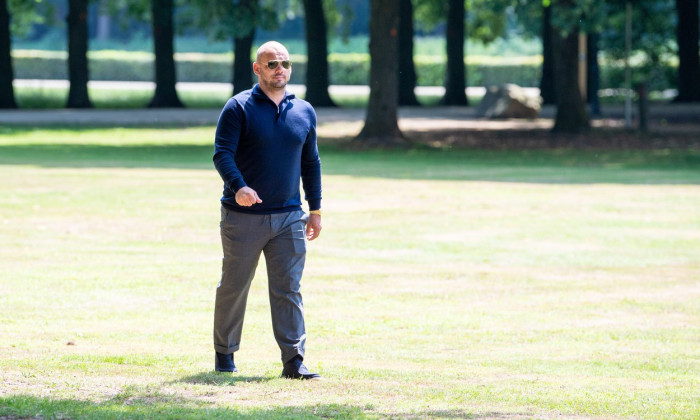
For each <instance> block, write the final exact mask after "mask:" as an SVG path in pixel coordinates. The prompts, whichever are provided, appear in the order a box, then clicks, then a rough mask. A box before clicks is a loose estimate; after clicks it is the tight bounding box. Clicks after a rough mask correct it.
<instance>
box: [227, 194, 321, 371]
mask: <svg viewBox="0 0 700 420" xmlns="http://www.w3.org/2000/svg"><path fill="white" fill-rule="evenodd" d="M307 220H308V219H307V216H306V215H305V214H304V212H303V211H292V212H288V213H279V214H265V215H256V214H247V213H240V212H235V211H231V210H228V209H226V208H224V207H222V208H221V223H220V227H221V244H222V247H223V251H224V259H223V264H222V270H221V281H220V282H219V285H218V287H217V289H216V303H215V308H214V349H215V350H216V351H217V352H219V353H224V354H229V353H233V352H235V351H237V350H238V349H239V346H240V342H241V332H242V330H243V317H244V315H245V307H246V301H247V299H248V291H249V290H250V283H251V281H252V280H253V277H254V276H255V269H256V268H257V266H258V261H259V259H260V253H261V252H262V253H264V254H265V262H266V265H267V281H268V290H269V295H270V310H271V312H272V329H273V332H274V335H275V340H277V344H278V345H279V347H280V350H281V352H282V362H286V361H288V360H290V359H292V358H293V357H294V356H296V355H301V356H302V357H304V348H305V343H306V329H305V327H304V306H303V304H302V299H301V293H300V292H299V290H300V287H301V286H300V283H301V276H302V272H303V271H304V262H305V259H306V221H307Z"/></svg>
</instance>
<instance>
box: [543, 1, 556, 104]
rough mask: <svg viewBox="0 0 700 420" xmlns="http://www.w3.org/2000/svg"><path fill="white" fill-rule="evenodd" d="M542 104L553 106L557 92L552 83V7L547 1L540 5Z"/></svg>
mask: <svg viewBox="0 0 700 420" xmlns="http://www.w3.org/2000/svg"><path fill="white" fill-rule="evenodd" d="M540 96H541V97H542V103H544V104H555V103H556V101H557V91H556V87H555V83H554V54H553V52H552V6H551V4H550V2H549V0H545V1H544V2H543V5H542V78H541V79H540Z"/></svg>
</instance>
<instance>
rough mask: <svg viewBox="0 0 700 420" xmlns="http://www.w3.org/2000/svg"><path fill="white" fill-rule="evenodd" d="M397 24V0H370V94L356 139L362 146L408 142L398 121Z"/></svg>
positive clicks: (385, 145) (396, 144)
mask: <svg viewBox="0 0 700 420" xmlns="http://www.w3.org/2000/svg"><path fill="white" fill-rule="evenodd" d="M398 24H399V5H398V2H397V1H395V0H370V20H369V36H370V41H369V54H370V60H371V65H370V75H369V84H370V94H369V104H368V106H367V116H366V119H365V126H364V128H363V129H362V131H361V132H360V134H359V135H358V136H357V138H356V141H358V142H361V143H360V144H362V145H363V146H370V147H375V146H376V147H395V146H399V145H403V144H406V140H405V139H404V137H403V135H402V134H401V130H399V125H398V99H399V91H398V79H397V78H396V73H397V71H398V58H399V56H398Z"/></svg>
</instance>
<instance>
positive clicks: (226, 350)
mask: <svg viewBox="0 0 700 420" xmlns="http://www.w3.org/2000/svg"><path fill="white" fill-rule="evenodd" d="M238 348H239V347H238V346H236V347H232V348H228V347H225V346H217V345H216V344H214V350H215V351H216V352H217V353H221V354H231V353H234V352H237V351H238Z"/></svg>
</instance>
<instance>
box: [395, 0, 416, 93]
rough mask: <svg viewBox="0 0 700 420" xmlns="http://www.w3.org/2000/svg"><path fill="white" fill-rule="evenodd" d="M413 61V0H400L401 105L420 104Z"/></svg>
mask: <svg viewBox="0 0 700 420" xmlns="http://www.w3.org/2000/svg"><path fill="white" fill-rule="evenodd" d="M417 79H418V77H417V75H416V66H415V63H414V61H413V2H412V0H399V105H406V106H418V105H420V102H418V98H416V92H415V91H416V83H417Z"/></svg>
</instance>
